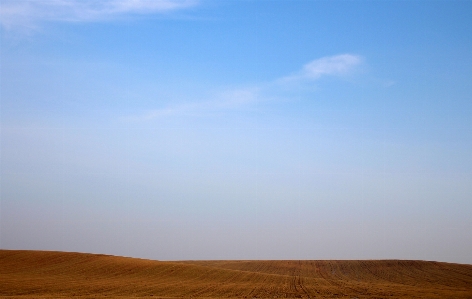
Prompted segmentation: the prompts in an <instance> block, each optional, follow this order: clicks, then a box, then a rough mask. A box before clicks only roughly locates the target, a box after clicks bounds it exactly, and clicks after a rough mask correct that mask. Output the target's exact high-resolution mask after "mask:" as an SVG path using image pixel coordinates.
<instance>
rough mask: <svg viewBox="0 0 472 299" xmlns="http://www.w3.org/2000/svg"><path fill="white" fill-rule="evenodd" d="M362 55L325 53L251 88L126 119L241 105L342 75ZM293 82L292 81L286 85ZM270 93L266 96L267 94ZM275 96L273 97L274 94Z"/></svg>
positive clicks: (225, 108)
mask: <svg viewBox="0 0 472 299" xmlns="http://www.w3.org/2000/svg"><path fill="white" fill-rule="evenodd" d="M362 61H363V59H362V57H361V56H359V55H353V54H342V55H335V56H327V57H323V58H320V59H316V60H313V61H311V62H309V63H307V64H305V65H304V66H303V68H302V69H301V70H300V71H298V72H296V73H294V74H292V75H289V76H285V77H281V78H278V79H275V80H273V81H271V82H268V83H264V84H259V85H257V86H254V87H251V88H240V89H230V90H227V91H224V92H221V93H218V94H216V95H214V97H213V99H212V100H206V101H193V102H189V103H185V104H180V105H174V106H169V107H165V108H162V109H155V110H149V111H147V112H146V113H144V114H142V115H141V116H135V117H131V118H128V119H131V120H139V121H146V120H151V119H155V118H160V117H164V116H170V115H196V114H198V115H201V114H203V113H205V112H209V111H220V110H228V109H236V108H239V107H244V106H247V105H250V104H253V103H255V102H259V101H263V100H267V99H269V98H273V97H274V96H273V95H274V94H277V93H281V92H282V91H283V92H282V93H283V94H287V91H290V90H295V89H297V88H300V84H305V83H312V82H314V81H316V80H318V79H320V78H322V77H323V76H343V75H346V74H349V73H350V72H352V71H354V70H355V69H356V67H358V66H359V65H361V64H362ZM287 83H296V84H287ZM269 94H270V95H272V96H268V95H269ZM276 97H277V96H276Z"/></svg>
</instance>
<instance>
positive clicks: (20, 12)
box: [0, 0, 198, 29]
mask: <svg viewBox="0 0 472 299" xmlns="http://www.w3.org/2000/svg"><path fill="white" fill-rule="evenodd" d="M197 4H198V0H2V2H1V4H0V23H1V26H2V27H3V28H5V29H13V28H30V29H33V28H36V27H37V26H38V23H39V22H41V21H66V22H91V21H102V20H109V19H112V18H114V17H117V16H120V15H124V14H152V13H164V12H169V11H174V10H179V9H185V8H189V7H192V6H195V5H197Z"/></svg>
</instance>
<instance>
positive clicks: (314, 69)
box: [279, 54, 362, 82]
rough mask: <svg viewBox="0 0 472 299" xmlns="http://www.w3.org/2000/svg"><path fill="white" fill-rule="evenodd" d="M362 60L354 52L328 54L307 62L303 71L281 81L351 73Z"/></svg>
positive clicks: (315, 78) (314, 78) (313, 78)
mask: <svg viewBox="0 0 472 299" xmlns="http://www.w3.org/2000/svg"><path fill="white" fill-rule="evenodd" d="M361 62H362V58H361V57H360V56H358V55H353V54H341V55H335V56H327V57H323V58H320V59H316V60H313V61H311V62H309V63H307V64H305V65H304V66H303V69H302V70H301V71H299V72H297V73H295V74H294V75H291V76H288V77H283V78H282V79H280V80H279V81H280V82H290V81H302V80H317V79H319V78H320V77H322V76H324V75H332V76H340V75H344V74H347V73H349V72H350V71H352V70H353V69H354V68H355V67H356V66H357V65H359V64H360V63H361Z"/></svg>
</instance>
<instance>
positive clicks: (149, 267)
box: [0, 250, 472, 299]
mask: <svg viewBox="0 0 472 299" xmlns="http://www.w3.org/2000/svg"><path fill="white" fill-rule="evenodd" d="M141 297H146V298H163V299H164V298H168V299H171V298H189V299H190V298H192V299H196V298H202V299H203V298H244V299H253V298H350V299H353V298H357V299H361V298H472V265H463V264H451V263H441V262H427V261H404V260H353V261H345V260H340V261H337V260H302V261H295V260H288V261H281V260H277V261H179V262H163V261H153V260H143V259H135V258H125V257H116V256H109V255H99V254H85V253H71V252H50V251H17V250H0V298H23V299H30V298H44V299H46V298H51V299H52V298H102V299H103V298H141Z"/></svg>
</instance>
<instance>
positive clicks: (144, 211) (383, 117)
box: [0, 0, 472, 264]
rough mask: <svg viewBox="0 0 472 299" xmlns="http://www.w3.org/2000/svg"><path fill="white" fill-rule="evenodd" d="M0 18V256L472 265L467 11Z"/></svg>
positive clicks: (153, 5) (63, 6)
mask: <svg viewBox="0 0 472 299" xmlns="http://www.w3.org/2000/svg"><path fill="white" fill-rule="evenodd" d="M0 12H1V14H0V20H1V21H0V22H1V45H0V46H1V53H0V55H1V57H0V58H1V66H0V67H1V79H0V80H1V81H0V88H1V94H0V96H1V98H0V99H1V133H0V134H1V165H0V167H1V191H0V192H1V201H0V248H3V249H36V250H60V251H79V252H91V253H105V254H114V255H124V256H133V257H142V258H151V259H160V260H182V259H185V260H188V259H418V260H437V261H445V262H458V263H469V264H471V263H472V255H471V252H472V233H471V228H472V217H471V216H470V215H472V117H471V116H472V84H471V79H472V55H471V53H472V2H471V1H213V0H208V1H205V0H200V1H174V0H165V1H164V0H163V1H159V0H156V1H146V0H135V1H131V0H122V1H117V0H102V1H79V0H69V1H58V0H57V1H54V0H52V1H41V0H38V1H30V0H20V1H12V0H3V1H2V3H1V6H0Z"/></svg>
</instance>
